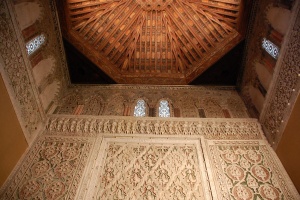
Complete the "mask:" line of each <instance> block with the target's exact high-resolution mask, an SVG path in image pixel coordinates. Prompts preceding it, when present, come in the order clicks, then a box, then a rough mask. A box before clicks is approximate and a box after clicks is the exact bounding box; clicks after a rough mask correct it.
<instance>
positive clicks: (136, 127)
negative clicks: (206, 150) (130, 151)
mask: <svg viewBox="0 0 300 200" xmlns="http://www.w3.org/2000/svg"><path fill="white" fill-rule="evenodd" d="M46 130H47V134H59V135H74V136H76V135H78V136H96V135H98V134H115V135H123V134H125V135H128V134H129V135H136V134H139V135H140V134H146V135H164V136H167V135H172V136H174V135H175V136H195V137H197V136H198V137H199V136H204V138H206V139H228V140H232V139H235V140H245V139H263V136H262V132H261V128H260V125H259V123H258V122H257V120H256V119H209V118H207V119H192V118H184V119H183V118H159V117H143V118H137V117H112V116H98V117H96V116H71V115H51V116H50V117H49V120H48V122H47V125H46Z"/></svg>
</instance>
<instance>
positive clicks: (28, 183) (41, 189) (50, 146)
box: [0, 137, 92, 199]
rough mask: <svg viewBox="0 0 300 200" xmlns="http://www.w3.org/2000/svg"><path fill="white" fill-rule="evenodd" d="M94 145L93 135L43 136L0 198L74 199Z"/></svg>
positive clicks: (3, 189) (3, 190) (1, 192)
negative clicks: (89, 136)
mask: <svg viewBox="0 0 300 200" xmlns="http://www.w3.org/2000/svg"><path fill="white" fill-rule="evenodd" d="M91 147H92V142H91V140H90V139H83V138H80V139H75V138H72V139H71V138H69V139H67V138H59V137H41V138H40V139H38V141H37V142H36V143H35V144H34V146H33V147H32V148H31V151H30V152H29V153H28V154H27V156H26V158H25V160H24V161H23V164H22V165H21V166H20V167H19V168H18V170H17V171H16V172H15V173H16V174H15V176H14V177H13V178H12V179H11V180H8V182H7V184H6V185H7V187H4V188H2V190H1V191H0V197H1V199H2V198H3V199H11V198H13V199H74V196H75V194H76V190H77V187H78V183H79V181H80V178H81V176H82V172H83V169H84V166H85V163H86V161H87V158H88V155H89V152H90V149H91Z"/></svg>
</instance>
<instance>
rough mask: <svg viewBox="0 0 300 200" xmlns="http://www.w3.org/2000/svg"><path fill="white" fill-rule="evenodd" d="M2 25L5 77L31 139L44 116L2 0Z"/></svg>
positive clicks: (1, 52) (28, 136) (1, 35)
mask: <svg viewBox="0 0 300 200" xmlns="http://www.w3.org/2000/svg"><path fill="white" fill-rule="evenodd" d="M0 27H1V29H0V43H1V45H0V54H1V59H3V65H4V66H3V69H4V72H5V76H7V78H5V79H6V80H8V83H9V85H10V86H11V88H12V93H13V95H14V97H15V99H16V102H17V104H18V106H19V109H20V115H21V120H22V122H23V126H24V127H25V128H26V129H27V133H25V136H26V138H27V140H29V141H30V139H31V137H32V135H31V134H32V133H33V131H35V130H36V129H37V126H38V124H39V123H40V122H41V121H42V116H41V113H40V112H39V109H38V103H37V100H36V97H35V95H34V91H33V90H34V89H33V87H32V85H31V80H30V78H29V75H28V71H27V68H26V63H25V60H24V58H23V55H22V51H21V47H20V46H19V42H18V36H17V33H16V32H15V30H14V27H13V22H12V19H11V18H10V14H9V11H8V6H7V4H6V2H5V1H1V2H0ZM24 48H25V46H24Z"/></svg>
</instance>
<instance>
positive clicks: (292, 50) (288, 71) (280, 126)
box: [241, 0, 300, 148]
mask: <svg viewBox="0 0 300 200" xmlns="http://www.w3.org/2000/svg"><path fill="white" fill-rule="evenodd" d="M277 3H278V2H277V1H274V0H266V1H259V3H258V5H257V8H256V9H255V11H256V12H255V13H253V16H256V17H255V21H254V20H253V21H254V22H253V29H252V30H251V31H250V32H249V34H248V35H249V38H248V39H247V40H248V42H247V56H246V57H245V62H244V63H245V64H244V65H245V70H244V75H243V78H242V83H241V89H242V90H241V94H242V98H243V99H244V100H245V102H246V105H247V107H248V110H249V112H250V113H251V114H253V115H252V116H259V113H257V111H256V109H255V106H254V105H255V104H254V103H253V99H254V98H255V97H251V96H250V92H249V91H250V88H253V87H254V88H258V85H259V78H258V75H257V72H256V71H255V64H254V63H255V62H257V61H259V60H260V58H261V57H262V55H263V51H265V50H263V49H262V48H260V46H261V42H262V41H263V38H264V37H266V36H267V35H268V32H270V31H271V30H272V27H271V24H270V22H268V20H267V18H266V12H267V10H268V9H270V7H278V6H280V4H279V5H278V4H277ZM291 13H292V14H291V19H290V21H289V22H287V23H289V24H290V25H289V28H288V30H287V31H286V34H285V36H284V40H283V42H281V47H280V54H279V57H278V59H277V62H276V66H275V68H274V69H273V71H274V72H273V75H272V82H271V85H270V86H269V88H268V91H267V95H266V96H265V97H264V98H263V99H264V100H263V101H262V102H259V103H258V104H260V107H261V108H262V110H261V113H260V116H259V118H260V122H261V123H262V127H263V129H264V131H265V134H266V136H267V138H268V141H269V143H270V144H271V145H272V146H273V148H276V147H277V145H278V143H279V141H280V139H281V135H282V133H283V131H284V128H285V126H286V123H287V121H288V119H289V116H290V114H291V110H292V108H293V105H294V103H295V100H296V98H297V96H298V94H299V88H300V82H299V80H300V79H299V74H300V68H299V64H298V63H299V53H300V51H299V41H300V39H299V30H300V28H299V27H300V23H299V21H300V18H299V1H294V3H293V7H292V9H291ZM262 17H263V20H262Z"/></svg>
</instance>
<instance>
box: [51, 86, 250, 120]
mask: <svg viewBox="0 0 300 200" xmlns="http://www.w3.org/2000/svg"><path fill="white" fill-rule="evenodd" d="M99 91H101V92H99ZM90 99H94V100H93V101H94V102H95V103H96V102H97V104H93V106H95V108H97V109H95V110H90V112H89V115H115V116H127V115H131V116H133V113H134V108H135V106H136V101H137V100H138V99H144V100H145V103H146V104H147V106H148V107H149V108H152V110H155V114H153V115H151V116H158V113H159V101H160V100H162V99H165V100H168V101H169V106H170V116H171V117H173V116H174V115H175V114H174V108H176V109H177V110H179V114H176V115H175V117H197V118H198V117H201V116H199V109H203V110H204V111H205V112H206V116H205V117H207V118H211V117H218V118H224V117H225V115H224V113H223V111H224V110H226V111H228V113H229V117H230V118H247V117H248V113H247V110H246V107H245V106H244V104H243V101H242V100H241V98H240V97H239V95H238V93H237V92H236V91H235V89H234V88H233V87H198V86H197V87H190V86H186V87H180V86H176V87H175V86H168V87H167V86H133V85H119V86H94V87H93V86H90V87H87V86H85V87H82V86H75V87H72V88H70V89H69V91H68V93H66V94H65V97H64V98H62V101H61V102H60V104H58V107H57V109H56V111H55V112H54V113H55V114H76V115H84V114H85V111H84V110H85V109H88V106H91V104H90V103H89V101H90ZM79 107H83V109H79ZM80 110H82V112H79V111H80ZM99 110H103V111H102V112H99ZM77 111H78V112H77ZM146 115H147V116H149V115H150V114H149V112H146Z"/></svg>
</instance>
